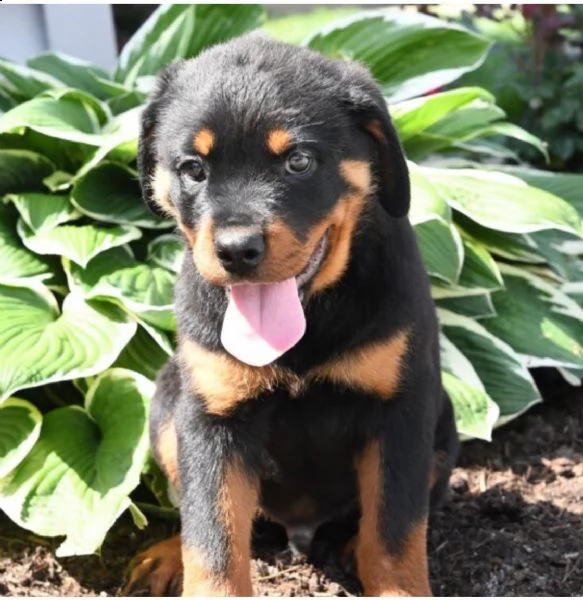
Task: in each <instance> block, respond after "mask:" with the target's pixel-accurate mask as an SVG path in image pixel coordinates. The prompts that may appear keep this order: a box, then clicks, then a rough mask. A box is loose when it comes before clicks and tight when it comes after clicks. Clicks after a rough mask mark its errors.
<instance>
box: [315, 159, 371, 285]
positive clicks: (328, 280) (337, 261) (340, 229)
mask: <svg viewBox="0 0 583 600" xmlns="http://www.w3.org/2000/svg"><path fill="white" fill-rule="evenodd" d="M340 172H341V174H342V176H343V177H344V179H345V180H346V181H347V182H348V183H349V184H350V185H351V187H352V188H353V190H354V191H353V192H351V193H349V194H347V195H346V196H345V197H344V198H342V199H341V200H340V201H339V202H338V204H337V205H336V208H335V209H334V210H333V211H332V215H331V217H330V219H329V220H328V223H327V227H325V229H324V231H326V230H327V229H329V231H330V233H329V246H328V255H327V256H326V259H325V260H324V262H323V264H322V266H321V267H320V270H319V272H318V273H317V275H316V276H315V277H314V280H313V281H312V286H311V290H312V291H313V292H318V291H321V290H323V289H325V288H327V287H330V286H331V285H333V284H334V283H336V281H338V279H340V277H341V276H342V274H343V273H344V271H345V270H346V267H347V266H348V261H349V258H350V249H351V246H352V240H353V237H354V235H355V232H356V223H357V221H358V218H359V216H360V214H361V212H362V209H363V206H364V204H365V201H366V199H367V197H368V195H369V194H370V184H371V174H370V167H369V165H368V163H366V162H363V161H356V160H345V161H342V163H340ZM318 229H320V228H318Z"/></svg>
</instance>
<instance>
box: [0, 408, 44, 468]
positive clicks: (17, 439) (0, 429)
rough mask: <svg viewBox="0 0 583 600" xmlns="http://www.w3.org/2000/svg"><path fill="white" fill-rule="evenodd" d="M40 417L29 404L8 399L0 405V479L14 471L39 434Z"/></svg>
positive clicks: (35, 409)
mask: <svg viewBox="0 0 583 600" xmlns="http://www.w3.org/2000/svg"><path fill="white" fill-rule="evenodd" d="M42 419H43V417H42V415H41V414H40V412H39V411H38V409H37V408H35V407H34V406H33V405H32V404H31V403H30V402H27V401H26V400H20V399H18V398H8V399H7V400H5V401H4V402H3V403H1V404H0V479H1V478H2V477H6V475H8V473H10V471H12V470H13V469H15V468H16V467H17V466H18V464H19V463H20V462H22V460H23V459H24V458H25V457H26V455H27V454H28V453H29V452H30V450H31V448H32V447H33V446H34V444H35V442H36V440H37V439H38V436H39V434H40V427H41V423H42Z"/></svg>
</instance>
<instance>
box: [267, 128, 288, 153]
mask: <svg viewBox="0 0 583 600" xmlns="http://www.w3.org/2000/svg"><path fill="white" fill-rule="evenodd" d="M291 141H292V137H291V134H290V133H289V131H286V130H285V129H272V130H271V131H270V132H269V133H268V134H267V138H266V140H265V143H266V144H267V148H268V149H269V151H270V152H271V153H272V154H275V155H276V156H280V155H281V154H283V153H284V152H285V151H286V150H287V149H288V148H289V146H290V144H291Z"/></svg>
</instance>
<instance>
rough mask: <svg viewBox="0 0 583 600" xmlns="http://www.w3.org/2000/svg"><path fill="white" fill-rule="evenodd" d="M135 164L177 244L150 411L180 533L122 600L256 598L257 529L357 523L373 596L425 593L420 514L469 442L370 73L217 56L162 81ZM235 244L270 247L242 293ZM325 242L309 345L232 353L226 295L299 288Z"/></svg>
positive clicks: (404, 177)
mask: <svg viewBox="0 0 583 600" xmlns="http://www.w3.org/2000/svg"><path fill="white" fill-rule="evenodd" d="M298 150H301V151H306V152H309V153H311V155H312V157H313V161H314V162H313V165H312V167H311V170H310V172H309V173H306V174H304V175H302V176H298V175H294V174H291V173H289V172H288V171H286V168H285V165H286V160H288V158H289V156H290V153H293V152H297V151H298ZM192 158H196V159H197V160H199V161H202V165H203V166H204V179H203V180H200V181H199V180H196V179H197V178H198V179H200V177H195V178H193V171H192V170H190V171H189V169H192V166H191V165H192V163H189V162H188V161H189V160H191V159H192ZM139 163H140V174H141V180H142V188H143V192H144V196H145V198H146V200H147V201H148V203H149V204H150V206H152V207H153V209H154V210H156V211H158V212H163V213H165V214H167V215H171V216H173V217H174V218H175V219H176V222H177V226H178V228H179V230H180V231H181V232H182V233H183V235H184V240H185V244H186V248H187V253H186V257H185V260H184V264H183V266H182V272H181V274H180V276H179V279H178V283H177V287H176V315H177V322H178V350H177V352H176V355H175V356H174V357H173V358H172V359H171V360H170V362H169V363H168V364H167V365H166V366H165V367H164V369H163V370H162V372H161V374H160V376H159V379H158V387H157V391H156V394H155V397H154V398H153V400H152V416H151V439H152V445H153V449H154V453H155V456H156V459H157V461H158V463H159V464H160V466H161V467H162V469H163V470H164V472H165V473H166V474H167V475H168V477H169V479H170V480H171V481H172V482H173V483H174V484H175V486H176V487H177V489H178V490H179V495H180V513H181V520H182V530H181V536H180V541H178V539H174V540H171V541H169V542H167V543H165V545H164V546H162V547H160V546H158V547H154V548H152V549H151V550H150V551H148V552H146V553H145V554H143V555H142V556H141V557H140V559H139V561H138V564H137V566H136V568H135V570H134V573H133V575H132V578H131V581H130V584H129V585H128V587H127V588H126V593H137V592H139V591H140V590H143V589H144V588H149V589H150V591H151V592H152V593H153V594H161V595H164V594H171V593H175V592H176V591H177V590H178V589H180V582H181V579H182V576H181V573H182V570H183V571H184V585H183V593H184V595H250V594H251V593H252V589H251V580H250V575H249V560H250V537H251V532H252V525H253V520H254V518H255V516H256V515H257V514H258V513H259V512H261V513H262V514H263V515H265V516H266V517H268V518H269V519H272V520H274V521H276V522H279V523H281V524H282V525H284V526H285V527H287V528H288V530H290V531H291V530H293V528H294V527H297V526H301V527H303V528H304V530H306V529H308V530H311V531H313V530H315V529H317V527H318V526H319V525H321V524H323V523H326V522H328V521H330V520H331V519H337V518H341V517H347V518H354V519H357V520H358V534H357V536H356V539H355V543H354V548H355V558H356V562H357V572H358V575H359V578H360V580H361V582H362V584H363V587H364V592H365V594H366V595H429V594H430V593H431V590H430V584H429V579H428V569H427V556H426V528H427V519H428V513H429V510H430V506H434V505H436V504H437V503H438V502H439V500H440V498H441V496H442V495H443V492H444V490H445V487H446V485H447V479H448V476H449V472H450V469H451V466H452V463H453V461H454V459H455V454H456V451H457V436H456V432H455V426H454V420H453V412H452V407H451V404H450V401H449V399H448V398H447V396H446V394H445V393H444V391H443V389H442V385H441V380H440V363H439V348H438V328H437V322H436V315H435V309H434V305H433V302H432V299H431V296H430V291H429V285H428V278H427V276H426V273H425V270H424V267H423V265H422V262H421V259H420V256H419V252H418V249H417V245H416V241H415V234H414V232H413V229H412V227H411V225H410V223H409V221H408V219H407V212H408V208H409V200H410V189H409V178H408V170H407V164H406V162H405V159H404V156H403V152H402V150H401V147H400V144H399V141H398V139H397V137H396V134H395V131H394V129H393V127H392V125H391V121H390V118H389V114H388V112H387V108H386V105H385V103H384V100H383V97H382V95H381V93H380V91H379V89H378V87H377V86H376V84H375V83H374V81H373V79H372V78H371V76H370V75H369V74H368V72H367V71H366V70H365V69H364V68H362V67H361V66H359V65H356V64H353V63H347V62H340V61H335V60H331V59H328V58H324V57H323V56H320V55H319V54H316V53H314V52H311V51H309V50H307V49H300V48H295V47H292V46H287V45H284V44H279V43H275V42H272V41H268V40H265V39H263V38H261V37H259V36H256V35H251V36H246V37H244V38H241V39H238V40H236V41H233V42H230V43H228V44H224V45H219V46H216V47H214V48H212V49H210V50H208V51H206V52H204V53H202V54H201V55H200V56H199V57H198V58H196V59H195V60H191V61H186V62H180V63H177V64H175V65H172V66H171V67H169V68H168V69H166V71H165V72H164V73H163V74H162V75H161V76H160V78H159V82H158V85H157V88H156V91H155V92H154V94H153V95H152V98H151V100H150V102H149V104H148V106H147V108H146V109H145V112H144V115H143V122H142V133H141V137H140V156H139ZM199 164H200V163H199ZM184 165H186V167H185V166H184ZM225 232H226V234H228V235H244V236H246V235H248V234H249V232H256V233H257V232H259V233H258V235H260V236H262V239H263V240H264V247H265V248H264V252H265V255H264V258H263V260H262V261H261V262H260V264H258V265H257V267H256V268H254V269H253V270H251V271H250V272H247V273H246V274H245V275H244V276H240V275H238V274H233V273H231V272H229V271H228V269H226V268H225V267H224V264H223V263H222V262H221V261H222V259H221V258H220V256H219V255H218V253H217V239H219V237H220V236H223V235H225ZM325 235H326V236H328V248H327V253H326V256H325V258H324V260H323V262H322V263H321V264H320V266H319V269H318V272H317V273H316V274H315V276H314V277H313V278H312V280H311V281H309V282H308V283H307V284H306V286H305V289H304V310H305V314H306V319H307V330H306V333H305V335H304V336H303V338H302V339H301V340H300V341H299V343H298V344H297V345H296V346H295V347H294V348H292V349H291V350H289V351H288V352H287V353H285V354H284V355H283V356H281V357H280V358H279V359H278V360H276V361H275V362H274V363H272V364H270V365H268V366H265V367H251V366H249V365H246V364H243V363H241V362H239V361H238V360H237V359H235V358H234V357H232V356H231V355H229V354H228V353H227V352H226V351H225V350H224V348H223V347H222V345H221V341H220V331H221V326H222V320H223V315H224V312H225V308H226V306H227V298H226V294H225V286H228V285H230V284H232V283H236V282H237V281H241V280H242V279H245V280H246V281H276V280H283V279H285V278H287V277H290V276H295V275H297V274H298V273H299V272H300V271H302V269H304V267H305V266H306V263H307V262H308V260H309V259H310V257H311V256H312V254H313V253H314V250H315V248H316V247H317V246H318V243H319V241H320V240H321V239H322V237H323V236H325Z"/></svg>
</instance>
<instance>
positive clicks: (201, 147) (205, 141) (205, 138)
mask: <svg viewBox="0 0 583 600" xmlns="http://www.w3.org/2000/svg"><path fill="white" fill-rule="evenodd" d="M214 145H215V132H214V131H213V130H212V129H209V128H208V127H205V128H204V129H201V130H200V131H199V132H198V133H197V134H196V135H195V136H194V149H195V150H196V151H197V152H198V153H199V154H200V155H202V156H207V155H208V154H209V153H210V151H211V150H212V149H213V146H214Z"/></svg>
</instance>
